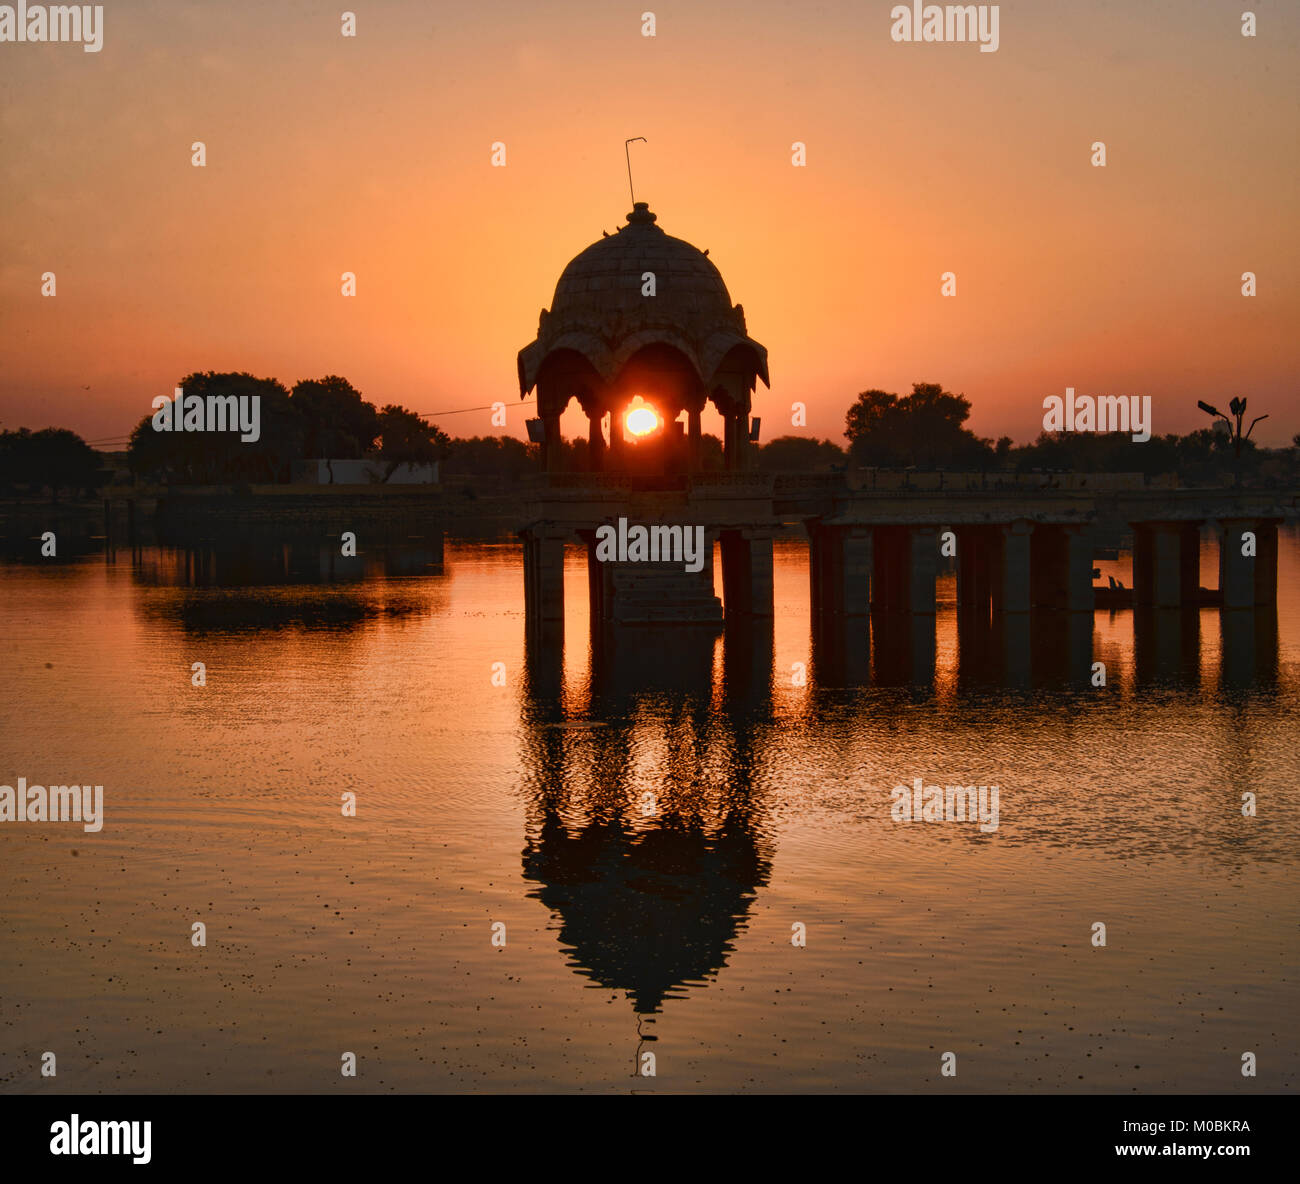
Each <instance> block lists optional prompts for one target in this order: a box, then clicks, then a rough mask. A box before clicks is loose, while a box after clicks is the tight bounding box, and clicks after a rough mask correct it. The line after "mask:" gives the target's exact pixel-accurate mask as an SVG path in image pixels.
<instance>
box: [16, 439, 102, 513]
mask: <svg viewBox="0 0 1300 1184" xmlns="http://www.w3.org/2000/svg"><path fill="white" fill-rule="evenodd" d="M99 462H100V457H99V453H98V452H96V451H95V450H94V449H93V448H91V446H90V445H89V444H87V443H86V442H85V440H83V439H82V438H81V437H80V436H79V435H77V433H76V432H73V431H69V430H68V429H67V428H42V429H41V430H40V431H37V432H33V431H32V430H31V429H30V428H19V429H18V430H17V431H7V432H0V484H3V485H7V486H10V487H16V486H18V485H24V486H26V487H27V489H28V491H29V492H39V491H40V490H42V489H48V490H49V491H50V499H51V500H52V501H58V500H59V490H61V489H70V490H75V491H82V492H86V491H89V490H91V489H93V488H94V487H95V486H96V485H98V484H99V481H100V463H99Z"/></svg>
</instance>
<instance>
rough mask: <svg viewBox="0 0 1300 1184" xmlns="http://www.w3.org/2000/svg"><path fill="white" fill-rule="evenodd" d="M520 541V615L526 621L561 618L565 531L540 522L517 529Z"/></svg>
mask: <svg viewBox="0 0 1300 1184" xmlns="http://www.w3.org/2000/svg"><path fill="white" fill-rule="evenodd" d="M520 537H521V538H522V539H523V542H524V616H525V618H526V622H527V623H529V624H533V623H540V622H544V621H563V620H564V543H565V539H566V537H567V534H566V532H565V531H561V530H557V529H556V528H554V527H551V526H547V525H545V524H540V525H537V526H529V527H525V529H524V530H522V531H520Z"/></svg>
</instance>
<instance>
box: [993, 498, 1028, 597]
mask: <svg viewBox="0 0 1300 1184" xmlns="http://www.w3.org/2000/svg"><path fill="white" fill-rule="evenodd" d="M1033 530H1034V525H1033V523H1032V522H1026V521H1025V520H1024V519H1018V520H1017V521H1015V522H1011V523H1008V524H1007V525H1005V526H1002V527H1000V528H999V545H998V548H997V549H998V557H997V558H998V561H999V562H998V570H997V572H996V574H995V577H994V580H993V610H994V612H1000V613H1027V612H1028V611H1029V605H1030V584H1029V576H1030V563H1029V540H1030V537H1031V536H1032V534H1033Z"/></svg>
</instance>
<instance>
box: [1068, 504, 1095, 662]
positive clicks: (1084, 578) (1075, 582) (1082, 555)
mask: <svg viewBox="0 0 1300 1184" xmlns="http://www.w3.org/2000/svg"><path fill="white" fill-rule="evenodd" d="M1064 529H1065V607H1066V610H1067V611H1069V612H1072V613H1090V612H1092V611H1093V609H1094V608H1096V604H1097V597H1096V593H1094V592H1093V590H1092V567H1093V563H1092V532H1091V531H1090V530H1089V529H1088V528H1087V527H1085V526H1067V527H1065V528H1064ZM1088 640H1089V645H1091V640H1092V633H1091V626H1090V627H1089V633H1088Z"/></svg>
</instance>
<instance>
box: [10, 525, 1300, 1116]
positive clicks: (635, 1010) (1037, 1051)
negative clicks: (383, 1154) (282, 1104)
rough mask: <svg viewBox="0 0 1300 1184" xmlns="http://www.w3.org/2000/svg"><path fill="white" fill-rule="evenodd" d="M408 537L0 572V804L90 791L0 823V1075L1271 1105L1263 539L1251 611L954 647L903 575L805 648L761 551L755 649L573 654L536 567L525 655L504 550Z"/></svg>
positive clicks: (1276, 1071) (1297, 635)
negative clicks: (352, 808) (922, 809)
mask: <svg viewBox="0 0 1300 1184" xmlns="http://www.w3.org/2000/svg"><path fill="white" fill-rule="evenodd" d="M432 558H433V556H431V555H430V554H428V553H423V552H420V551H407V552H386V553H383V554H372V555H370V556H367V557H365V558H363V559H362V560H359V561H356V562H355V563H349V562H347V561H342V560H338V561H335V560H331V559H330V558H329V557H328V556H324V557H322V556H320V555H318V554H316V553H315V552H310V553H308V554H306V555H304V553H303V552H301V551H300V550H299V551H295V552H292V553H291V552H289V551H287V550H286V551H284V552H282V553H281V552H279V551H278V550H277V552H276V554H275V555H274V556H268V555H267V553H266V552H265V551H264V550H259V549H257V548H252V549H250V551H249V552H247V553H245V554H243V555H239V554H222V555H220V556H212V555H206V556H205V555H187V554H186V553H184V552H176V551H164V550H156V549H155V550H147V551H144V552H141V553H138V554H137V555H136V556H135V557H134V559H133V556H132V554H131V552H130V551H129V550H119V551H117V552H116V553H115V556H113V557H110V558H109V560H106V559H105V557H103V556H100V557H96V558H90V559H85V560H81V561H78V562H72V563H59V564H57V565H56V564H52V563H51V564H47V565H45V566H39V565H37V564H34V563H26V564H21V565H20V564H15V563H12V562H11V563H6V564H0V784H7V785H16V784H17V779H18V778H20V777H23V778H26V779H27V781H28V782H29V783H35V784H41V785H50V784H69V783H94V784H102V785H103V787H104V824H103V829H102V830H101V831H99V832H98V833H86V832H85V831H84V830H83V828H82V826H81V825H79V824H77V823H75V822H68V823H54V822H45V823H40V822H26V823H12V824H10V823H0V867H3V876H2V883H0V887H2V888H3V895H2V896H0V1091H8V1092H15V1091H17V1092H33V1091H69V1092H84V1091H96V1090H132V1091H157V1090H177V1091H204V1090H212V1091H217V1090H222V1091H276V1090H295V1091H335V1090H357V1089H364V1090H380V1091H382V1090H401V1091H422V1090H435V1091H438V1090H512V1091H514V1090H517V1091H536V1090H556V1089H560V1090H593V1091H609V1090H628V1089H640V1090H651V1091H653V1090H663V1091H693V1090H708V1091H712V1090H800V1091H803V1090H807V1091H816V1090H832V1089H852V1090H867V1091H871V1090H890V1091H895V1090H897V1091H925V1090H931V1089H935V1090H968V1091H991V1092H1001V1091H1026V1090H1033V1091H1107V1092H1112V1091H1121V1092H1127V1091H1139V1092H1148V1091H1151V1092H1159V1091H1208V1092H1215V1093H1233V1092H1238V1091H1240V1092H1245V1093H1253V1092H1279V1091H1289V1090H1295V1089H1296V1088H1297V1086H1300V1056H1298V1054H1297V1047H1298V1041H1297V1035H1298V1030H1300V1020H1298V1018H1297V1017H1298V1016H1300V993H1298V992H1297V983H1298V982H1300V757H1297V738H1298V737H1300V727H1298V726H1297V725H1298V724H1300V693H1298V692H1300V595H1298V594H1297V591H1296V589H1297V587H1300V544H1298V543H1297V536H1296V534H1295V533H1294V532H1293V531H1288V532H1285V533H1284V537H1283V543H1282V557H1281V573H1280V582H1281V589H1282V594H1281V601H1280V605H1279V609H1278V612H1277V614H1276V616H1275V617H1272V616H1266V615H1264V614H1260V615H1258V616H1256V614H1244V616H1236V617H1232V618H1231V619H1228V620H1224V621H1221V615H1220V613H1219V612H1218V611H1217V610H1209V609H1207V610H1203V611H1201V612H1200V613H1199V614H1197V613H1193V614H1191V615H1190V617H1183V618H1179V617H1178V615H1177V614H1174V616H1173V618H1172V619H1168V618H1154V619H1150V620H1145V621H1143V620H1139V621H1138V622H1136V623H1135V621H1134V617H1133V614H1132V613H1117V614H1114V615H1113V616H1112V615H1110V614H1107V613H1098V614H1096V615H1095V617H1094V618H1093V619H1092V620H1091V622H1090V627H1089V623H1085V624H1084V625H1083V626H1082V629H1080V628H1079V626H1078V625H1077V624H1076V626H1075V627H1074V630H1073V633H1071V630H1070V629H1069V627H1065V628H1062V627H1060V626H1058V625H1055V624H1053V622H1052V621H1051V620H1050V619H1048V620H1037V619H1036V620H1035V621H1034V622H1033V623H1032V624H1031V625H1030V626H1027V627H1023V628H1022V630H1021V631H1019V632H1017V631H1016V629H1015V628H1013V629H1012V630H1011V631H1010V632H1003V633H999V634H972V633H971V632H970V630H968V629H961V630H959V628H958V622H957V619H956V614H955V612H954V608H953V605H952V600H953V596H952V591H953V589H952V586H951V581H950V579H946V580H945V581H944V582H943V583H942V584H941V588H940V596H941V600H943V601H944V603H942V604H941V606H940V611H939V614H938V618H937V621H936V622H935V623H934V625H933V633H932V634H931V632H930V629H931V626H930V624H929V623H928V622H926V623H924V624H922V626H921V627H920V628H919V629H917V628H914V627H912V626H910V625H908V624H907V623H906V622H905V621H904V622H903V623H901V624H900V623H899V622H889V623H886V624H883V625H881V626H879V627H878V628H877V629H876V631H875V636H874V637H873V638H872V639H871V643H872V644H873V645H874V653H867V652H866V650H865V639H863V640H864V644H863V645H862V646H860V647H858V648H859V649H861V650H862V652H861V653H856V654H855V652H854V647H853V646H852V645H850V646H849V647H848V648H849V652H848V654H847V656H846V653H845V652H844V647H843V645H841V644H840V643H838V642H833V643H832V644H831V645H830V646H829V647H827V646H819V647H817V649H816V651H814V647H813V645H812V642H811V639H810V629H809V623H808V581H807V550H806V547H805V546H803V545H801V544H799V543H794V542H792V543H788V544H781V545H779V547H778V556H777V586H776V600H777V605H776V608H777V616H776V622H775V628H774V630H773V631H772V633H771V634H770V635H767V634H765V633H764V632H763V631H761V630H760V631H759V632H758V633H757V634H756V635H755V634H752V633H751V634H744V633H740V632H733V633H731V634H730V635H727V636H725V637H724V636H722V635H717V636H715V635H713V634H708V633H706V634H703V635H700V634H696V633H693V632H688V633H686V634H683V633H680V632H674V631H672V630H670V631H669V633H668V634H667V635H664V634H654V633H651V634H649V635H639V636H638V635H635V634H629V635H625V636H623V637H621V638H619V639H618V641H617V642H616V643H615V646H614V648H613V650H612V651H611V649H610V648H609V647H602V648H601V649H600V650H599V651H598V652H595V653H593V650H592V647H591V646H590V643H589V633H588V627H587V619H586V603H585V590H586V575H585V560H584V557H583V556H582V555H580V554H579V553H578V552H576V551H575V552H573V553H572V554H571V555H570V557H569V570H568V600H569V620H568V621H567V625H566V632H567V636H566V639H565V646H564V649H563V652H562V654H560V653H559V652H558V651H556V650H555V649H554V647H548V646H545V645H543V646H535V647H532V648H531V649H529V648H528V647H526V645H525V629H524V620H523V581H522V572H521V564H520V555H519V552H518V549H517V548H515V547H513V546H510V545H483V544H463V545H457V544H456V543H455V542H449V543H448V545H447V547H446V553H445V559H444V562H443V563H442V565H441V566H432V565H431V564H430V560H431V559H432ZM1206 563H1207V576H1206V579H1205V580H1204V582H1205V583H1207V584H1210V585H1212V584H1213V583H1214V582H1215V580H1214V576H1213V573H1212V572H1209V570H1208V566H1209V558H1208V557H1207V559H1206ZM1102 566H1103V570H1104V571H1109V570H1112V565H1105V564H1103V565H1102ZM1123 568H1124V560H1123V559H1121V561H1120V563H1119V565H1118V566H1114V567H1113V570H1115V571H1117V572H1122V571H1123ZM719 586H720V583H719ZM1090 632H1091V636H1089V633H1090ZM931 637H933V640H931ZM1094 661H1102V662H1104V663H1105V666H1106V685H1105V686H1104V687H1097V686H1094V685H1093V681H1094V679H1093V676H1092V662H1094ZM198 662H201V663H204V665H205V669H206V686H203V687H196V686H194V685H192V682H193V679H194V674H193V672H192V670H193V665H194V663H198ZM800 667H802V668H803V670H802V671H801V669H800ZM494 676H495V678H494ZM801 683H802V684H803V685H800V684H801ZM498 684H502V685H498ZM915 778H921V779H922V783H923V785H928V784H938V785H955V784H961V785H967V784H972V785H976V786H979V785H987V786H992V785H996V786H997V787H998V789H999V812H998V820H997V827H996V829H995V830H994V829H988V830H985V831H982V830H981V828H980V826H979V824H978V823H977V822H962V821H951V822H925V821H915V822H900V821H896V820H895V819H894V818H892V817H891V805H892V804H893V800H892V798H891V790H892V789H893V788H894V787H895V786H896V785H899V784H904V785H909V786H910V785H911V784H912V783H913V779H915ZM349 793H351V794H355V795H356V816H355V817H354V818H353V817H345V816H344V815H343V813H342V804H343V801H344V795H346V794H349ZM1243 794H1254V795H1256V800H1257V810H1258V813H1257V816H1256V817H1253V818H1248V817H1244V816H1243V813H1242V803H1243ZM196 922H200V923H202V924H203V925H204V926H206V939H207V940H206V946H202V947H196V946H195V945H194V944H192V940H191V936H192V932H193V926H194V924H195V923H196ZM1097 923H1102V924H1104V925H1105V927H1106V930H1105V945H1104V946H1098V945H1095V944H1094V937H1093V935H1094V926H1095V925H1096V924H1097ZM799 927H802V930H801V929H800V928H799ZM801 932H802V933H803V934H804V935H806V936H805V937H804V940H805V942H806V944H803V945H798V944H794V943H793V942H792V937H794V938H796V939H798V938H799V935H800V933H801ZM494 942H495V944H494ZM45 1052H53V1053H55V1055H56V1058H57V1062H56V1063H57V1077H53V1078H49V1077H42V1076H41V1074H40V1065H41V1061H42V1054H43V1053H45ZM346 1052H352V1053H355V1054H356V1057H357V1065H358V1076H357V1077H356V1079H351V1078H344V1077H342V1076H341V1075H340V1064H341V1057H342V1056H343V1054H344V1053H346ZM945 1053H954V1054H955V1065H956V1076H955V1077H943V1076H941V1072H940V1070H941V1057H942V1056H943V1054H945ZM1245 1053H1253V1054H1255V1056H1256V1057H1257V1060H1258V1076H1256V1077H1253V1078H1248V1077H1243V1076H1242V1072H1241V1065H1242V1056H1243V1054H1245ZM646 1054H653V1068H654V1072H655V1075H654V1076H645V1075H643V1073H642V1072H641V1071H644V1070H645V1069H647V1068H648V1067H649V1066H650V1065H651V1061H650V1060H649V1059H647V1057H646Z"/></svg>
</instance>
